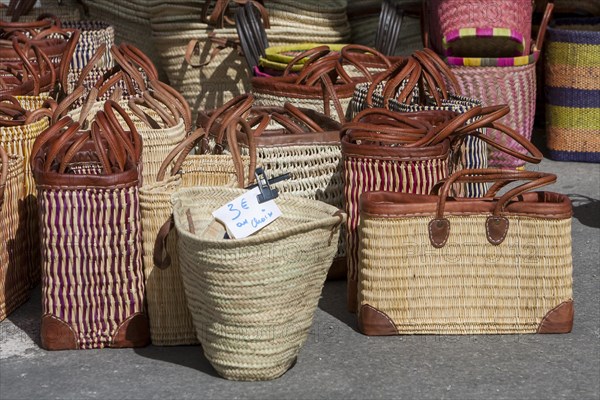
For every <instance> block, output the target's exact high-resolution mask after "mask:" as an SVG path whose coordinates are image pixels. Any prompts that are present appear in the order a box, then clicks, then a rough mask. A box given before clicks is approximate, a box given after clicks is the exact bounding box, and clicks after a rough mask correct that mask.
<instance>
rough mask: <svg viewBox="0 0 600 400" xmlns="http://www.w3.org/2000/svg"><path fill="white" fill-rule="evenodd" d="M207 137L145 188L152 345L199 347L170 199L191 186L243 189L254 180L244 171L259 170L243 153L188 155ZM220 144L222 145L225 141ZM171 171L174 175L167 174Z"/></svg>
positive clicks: (199, 133)
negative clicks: (187, 299) (182, 269)
mask: <svg viewBox="0 0 600 400" xmlns="http://www.w3.org/2000/svg"><path fill="white" fill-rule="evenodd" d="M206 139H207V138H206V134H205V132H204V130H202V129H199V130H196V131H195V132H194V133H193V134H192V135H190V136H188V137H187V138H185V140H183V141H182V142H181V143H180V144H179V145H178V146H177V147H176V148H174V149H173V150H172V151H171V153H170V154H168V155H167V156H166V157H165V159H164V161H163V163H162V165H161V167H160V170H159V172H158V176H157V177H156V182H154V183H152V184H147V185H144V186H143V187H142V188H141V189H140V208H141V215H142V232H143V246H144V276H145V279H146V302H147V305H148V316H149V318H150V336H151V338H152V343H153V344H155V345H158V346H173V345H184V344H194V343H197V339H196V331H195V329H194V326H193V324H192V317H191V315H190V312H189V310H188V307H187V303H186V298H185V293H184V289H183V282H182V279H181V272H180V268H179V255H178V251H177V231H176V230H174V229H172V230H169V231H165V229H168V228H169V227H170V225H171V223H170V222H171V221H172V219H171V217H172V213H173V206H172V204H171V195H172V194H173V193H175V192H176V191H177V190H179V189H181V188H185V187H190V186H211V187H214V186H223V187H244V186H245V185H246V184H247V183H248V182H249V180H250V179H253V178H254V176H253V175H252V174H250V173H249V174H248V176H247V177H246V176H243V175H239V174H240V173H241V172H242V171H245V170H250V171H254V161H252V162H251V161H250V157H249V156H242V155H240V153H239V152H233V153H229V154H213V153H209V154H200V153H196V154H188V153H189V150H190V149H192V148H194V147H196V145H197V144H198V143H199V142H201V141H204V140H206ZM229 140H237V137H236V136H235V131H234V130H230V132H229V133H228V135H227V141H229ZM216 145H218V146H223V145H224V143H217V144H216ZM253 156H254V157H255V155H254V154H253ZM169 168H171V170H170V175H169V176H167V170H168V169H169ZM165 222H167V224H165ZM161 232H162V233H161ZM157 243H158V244H159V245H161V246H162V247H161V248H160V249H159V248H157V247H156V244H157ZM162 249H164V252H166V255H165V254H164V253H163V250H162ZM167 255H168V256H167Z"/></svg>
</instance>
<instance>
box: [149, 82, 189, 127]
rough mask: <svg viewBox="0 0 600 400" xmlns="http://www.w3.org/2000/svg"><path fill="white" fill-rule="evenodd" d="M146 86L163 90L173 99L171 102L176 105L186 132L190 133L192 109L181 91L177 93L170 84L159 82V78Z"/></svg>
mask: <svg viewBox="0 0 600 400" xmlns="http://www.w3.org/2000/svg"><path fill="white" fill-rule="evenodd" d="M148 86H150V88H152V89H153V90H163V91H164V93H168V94H169V95H171V96H172V97H173V98H174V99H175V101H174V103H173V104H174V105H175V107H177V109H178V110H179V113H180V114H181V116H182V117H183V121H184V123H185V126H186V132H187V133H188V134H189V133H191V132H192V129H193V127H192V110H191V109H190V106H189V104H188V102H187V101H186V100H185V98H184V97H183V96H182V95H181V93H179V92H178V91H177V90H175V89H174V88H173V87H171V86H169V85H167V84H166V83H164V82H161V81H159V80H153V81H150V82H149V83H148Z"/></svg>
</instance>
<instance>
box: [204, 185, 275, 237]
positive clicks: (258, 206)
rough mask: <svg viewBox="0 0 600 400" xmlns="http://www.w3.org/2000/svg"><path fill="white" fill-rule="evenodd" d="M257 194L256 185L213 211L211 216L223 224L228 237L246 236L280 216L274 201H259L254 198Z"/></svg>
mask: <svg viewBox="0 0 600 400" xmlns="http://www.w3.org/2000/svg"><path fill="white" fill-rule="evenodd" d="M259 194H260V189H259V188H258V187H256V188H254V189H252V190H250V191H248V192H246V193H244V194H243V195H241V196H239V197H237V198H236V199H235V200H232V201H230V202H229V203H227V204H225V205H224V206H223V207H221V208H219V209H218V210H216V211H213V213H212V215H213V217H215V219H217V220H219V221H221V222H222V223H223V224H225V227H226V228H227V233H228V234H229V236H230V237H232V238H235V239H242V238H245V237H248V236H250V235H252V234H254V233H256V232H258V231H259V230H261V229H262V228H264V227H265V226H267V225H269V224H270V223H271V222H273V221H275V220H276V219H277V218H279V217H280V216H281V210H280V209H279V207H277V204H275V201H273V200H270V201H267V202H264V203H259V202H258V199H257V198H256V196H258V195H259Z"/></svg>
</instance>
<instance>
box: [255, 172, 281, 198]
mask: <svg viewBox="0 0 600 400" xmlns="http://www.w3.org/2000/svg"><path fill="white" fill-rule="evenodd" d="M254 176H255V177H256V183H257V185H258V189H259V190H260V194H259V195H258V196H256V198H257V200H258V203H259V204H261V203H266V202H267V201H269V200H273V199H276V198H277V196H279V190H277V189H271V185H270V184H269V178H268V177H267V174H266V173H265V171H264V170H263V169H262V168H256V171H254Z"/></svg>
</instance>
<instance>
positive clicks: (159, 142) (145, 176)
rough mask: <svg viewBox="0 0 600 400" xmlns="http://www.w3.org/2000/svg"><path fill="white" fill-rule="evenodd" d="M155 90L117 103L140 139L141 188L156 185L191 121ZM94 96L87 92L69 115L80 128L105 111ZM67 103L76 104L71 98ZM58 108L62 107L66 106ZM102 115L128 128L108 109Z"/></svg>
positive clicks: (160, 90) (186, 112) (175, 103)
mask: <svg viewBox="0 0 600 400" xmlns="http://www.w3.org/2000/svg"><path fill="white" fill-rule="evenodd" d="M154 87H155V89H153V90H152V92H150V91H144V92H143V93H142V94H141V97H136V98H130V99H129V100H121V101H119V105H120V106H121V108H122V109H123V110H125V112H126V113H127V115H128V116H129V118H130V119H131V121H132V122H133V124H134V126H135V129H136V130H137V132H138V134H139V135H140V137H141V138H142V143H143V146H142V165H141V176H142V182H141V183H142V184H144V185H145V184H150V183H152V182H154V181H155V179H156V175H157V174H158V170H159V168H160V166H161V164H162V162H163V161H164V159H165V157H166V156H167V155H168V154H169V153H170V152H171V150H173V149H174V148H175V147H176V146H177V145H178V144H179V143H180V142H181V141H182V140H183V139H184V138H185V137H186V136H187V132H188V126H189V125H188V124H189V123H190V118H191V116H190V114H189V109H186V106H187V105H186V104H182V103H178V102H179V99H177V98H176V97H174V96H172V95H171V94H170V93H169V92H167V91H166V90H165V89H163V87H161V86H158V85H154ZM95 93H96V92H95V91H92V92H90V93H89V94H88V97H87V99H86V100H85V103H84V105H83V106H82V107H79V108H76V109H74V110H71V111H69V112H68V115H69V116H71V117H72V118H73V119H74V120H75V121H77V122H79V123H80V124H82V125H83V124H85V123H88V124H89V123H91V122H92V121H93V119H94V118H95V115H96V112H97V111H100V110H101V109H103V108H104V107H106V103H105V102H103V101H101V100H100V99H99V98H97V96H94V94H95ZM69 100H71V101H74V102H77V101H76V99H75V98H74V97H73V98H71V99H69ZM61 106H63V107H64V106H65V102H63V103H61ZM86 113H87V114H86ZM105 113H106V115H107V116H108V117H110V118H112V119H113V122H115V123H117V122H118V123H120V124H121V126H122V127H123V128H125V129H126V128H127V122H126V120H124V119H123V118H122V117H121V116H120V115H118V114H115V113H114V112H113V111H112V109H111V108H110V107H108V109H107V110H105ZM182 113H183V115H182Z"/></svg>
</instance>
